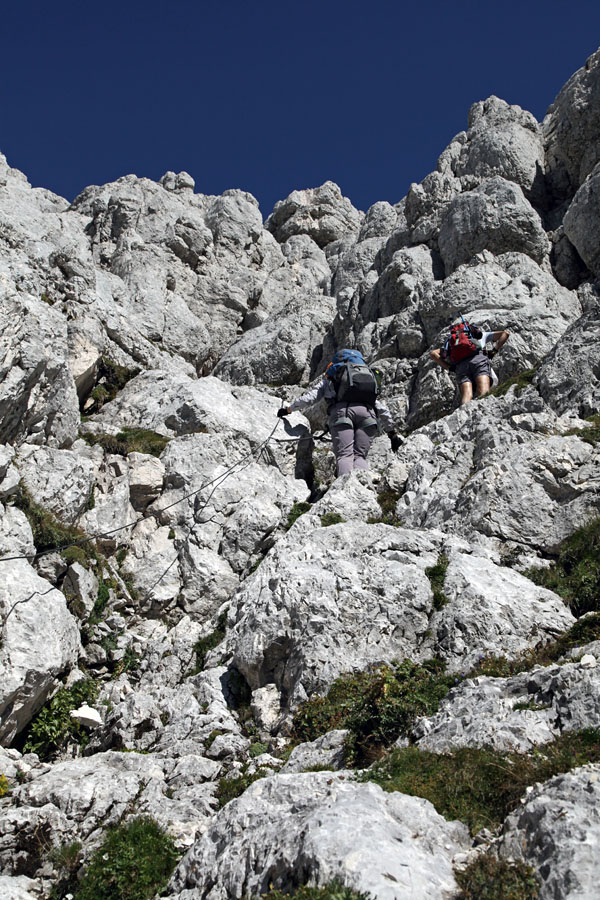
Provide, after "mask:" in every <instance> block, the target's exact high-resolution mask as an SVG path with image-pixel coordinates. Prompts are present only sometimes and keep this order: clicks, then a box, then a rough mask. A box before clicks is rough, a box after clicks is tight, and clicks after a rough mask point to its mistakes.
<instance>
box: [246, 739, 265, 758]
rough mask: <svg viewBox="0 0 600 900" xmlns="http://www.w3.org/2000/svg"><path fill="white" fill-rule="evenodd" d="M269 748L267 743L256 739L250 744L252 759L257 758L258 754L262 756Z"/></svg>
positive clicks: (249, 751)
mask: <svg viewBox="0 0 600 900" xmlns="http://www.w3.org/2000/svg"><path fill="white" fill-rule="evenodd" d="M268 749H269V748H268V747H267V745H266V744H263V743H261V741H255V742H254V744H250V749H249V750H248V753H249V755H250V758H251V759H255V758H256V757H257V756H262V754H263V753H266V752H267V750H268Z"/></svg>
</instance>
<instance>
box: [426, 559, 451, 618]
mask: <svg viewBox="0 0 600 900" xmlns="http://www.w3.org/2000/svg"><path fill="white" fill-rule="evenodd" d="M447 568H448V557H447V556H444V554H443V553H442V554H440V556H438V561H437V563H436V564H435V566H430V567H429V568H428V569H425V574H426V575H427V577H428V578H429V582H430V584H431V590H432V591H433V606H434V609H442V608H443V607H444V606H447V604H448V603H449V602H450V601H449V600H448V598H447V597H446V595H445V594H444V591H443V588H444V578H445V577H446V569H447Z"/></svg>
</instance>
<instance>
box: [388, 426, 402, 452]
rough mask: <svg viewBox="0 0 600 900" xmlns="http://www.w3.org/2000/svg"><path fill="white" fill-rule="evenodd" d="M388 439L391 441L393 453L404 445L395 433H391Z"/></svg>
mask: <svg viewBox="0 0 600 900" xmlns="http://www.w3.org/2000/svg"><path fill="white" fill-rule="evenodd" d="M388 437H389V439H390V444H391V445H392V451H393V452H394V453H395V452H396V450H399V449H400V445H401V444H402V441H401V440H400V438H399V437H398V435H397V434H396V432H395V431H390V433H389V434H388Z"/></svg>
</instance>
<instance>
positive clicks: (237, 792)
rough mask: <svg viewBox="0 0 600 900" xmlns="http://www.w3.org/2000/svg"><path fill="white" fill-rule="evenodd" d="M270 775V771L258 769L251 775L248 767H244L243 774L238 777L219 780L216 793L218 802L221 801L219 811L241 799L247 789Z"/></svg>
mask: <svg viewBox="0 0 600 900" xmlns="http://www.w3.org/2000/svg"><path fill="white" fill-rule="evenodd" d="M269 774H270V772H269V770H268V769H257V770H256V772H254V773H253V774H252V775H249V774H248V771H247V767H244V769H242V772H241V774H240V775H237V776H236V777H235V778H219V785H218V787H217V793H216V797H217V800H218V801H219V809H222V808H223V807H224V806H225V804H226V803H229V801H230V800H235V798H236V797H241V796H242V794H243V793H244V791H245V790H246V788H249V787H250V785H251V784H254V782H255V781H258V780H259V778H264V777H265V776H266V775H269Z"/></svg>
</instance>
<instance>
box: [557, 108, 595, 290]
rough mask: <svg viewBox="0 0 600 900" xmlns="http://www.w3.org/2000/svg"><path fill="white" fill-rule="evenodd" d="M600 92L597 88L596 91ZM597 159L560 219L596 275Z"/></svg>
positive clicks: (585, 261)
mask: <svg viewBox="0 0 600 900" xmlns="http://www.w3.org/2000/svg"><path fill="white" fill-rule="evenodd" d="M599 96H600V91H599ZM599 192H600V163H598V165H596V166H595V167H594V168H593V169H592V171H591V172H590V174H589V175H588V177H587V178H586V180H585V181H584V182H583V184H582V185H581V187H580V188H579V190H578V191H577V193H576V194H575V196H574V197H573V200H572V201H571V205H570V206H569V208H568V210H567V212H566V214H565V218H564V220H563V228H564V232H565V234H566V236H567V237H568V239H569V240H570V242H571V243H572V244H573V246H574V247H575V249H576V250H577V252H578V253H579V256H580V257H581V259H582V260H583V261H584V263H585V264H586V266H587V267H588V269H589V270H590V272H591V273H592V274H593V275H595V276H596V278H598V277H599V276H600V249H599V246H598V245H599V242H600V206H599V204H598V193H599Z"/></svg>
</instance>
